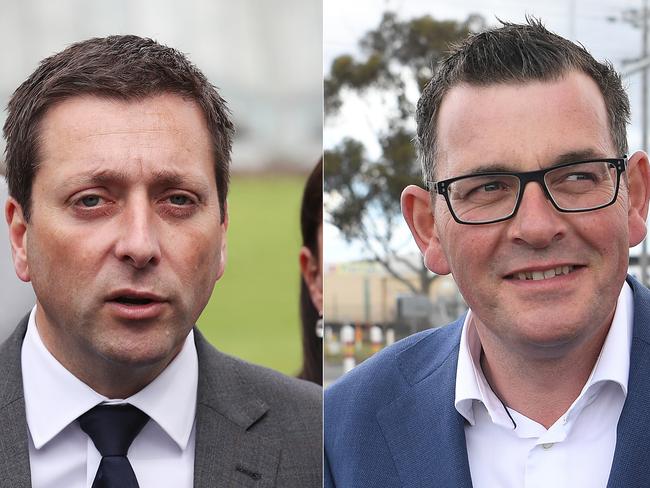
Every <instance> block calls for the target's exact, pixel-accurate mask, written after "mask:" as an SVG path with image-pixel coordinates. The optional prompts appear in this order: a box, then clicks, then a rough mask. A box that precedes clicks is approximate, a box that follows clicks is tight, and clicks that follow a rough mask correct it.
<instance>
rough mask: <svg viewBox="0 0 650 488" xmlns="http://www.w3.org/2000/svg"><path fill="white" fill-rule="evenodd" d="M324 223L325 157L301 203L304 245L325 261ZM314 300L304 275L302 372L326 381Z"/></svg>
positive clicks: (305, 375)
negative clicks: (320, 232)
mask: <svg viewBox="0 0 650 488" xmlns="http://www.w3.org/2000/svg"><path fill="white" fill-rule="evenodd" d="M322 225H323V158H322V157H321V159H320V160H319V161H318V163H317V164H316V166H315V167H314V169H313V170H312V172H311V174H310V175H309V177H308V178H307V183H305V190H304V192H303V195H302V204H301V206H300V230H301V231H302V245H303V246H305V247H307V249H309V250H310V251H311V254H312V256H316V258H317V259H318V260H319V261H320V262H322V261H321V260H322V256H320V250H319V249H318V229H319V228H321V227H322ZM320 312H321V311H320V310H316V307H315V306H314V303H313V302H312V301H311V295H310V294H309V289H308V288H307V284H306V283H305V280H304V278H302V277H301V278H300V321H301V323H302V357H303V359H302V371H301V372H300V374H299V375H298V377H299V378H302V379H303V380H309V381H312V382H314V383H318V384H319V385H322V384H323V341H322V340H321V339H320V338H319V337H317V336H316V322H317V321H318V319H319V318H320V316H321V313H320Z"/></svg>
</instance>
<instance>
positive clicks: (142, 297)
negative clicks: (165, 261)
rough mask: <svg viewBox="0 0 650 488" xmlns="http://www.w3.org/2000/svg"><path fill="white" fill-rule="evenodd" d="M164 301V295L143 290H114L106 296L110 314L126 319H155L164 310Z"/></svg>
mask: <svg viewBox="0 0 650 488" xmlns="http://www.w3.org/2000/svg"><path fill="white" fill-rule="evenodd" d="M166 302H167V300H166V299H165V297H164V296H161V295H158V294H156V293H153V292H150V291H145V290H133V289H122V290H116V291H114V292H112V293H110V294H109V295H108V296H107V297H106V305H107V306H108V309H109V310H110V313H111V315H113V316H114V317H116V318H118V319H121V320H127V321H142V320H153V319H157V318H159V317H160V316H161V315H162V314H163V313H164V312H165V309H166V307H165V304H166Z"/></svg>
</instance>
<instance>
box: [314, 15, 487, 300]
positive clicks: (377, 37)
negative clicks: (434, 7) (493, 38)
mask: <svg viewBox="0 0 650 488" xmlns="http://www.w3.org/2000/svg"><path fill="white" fill-rule="evenodd" d="M484 27H485V22H484V20H483V18H482V17H480V16H478V15H474V14H473V15H470V16H469V17H468V18H467V20H465V21H464V22H456V21H449V20H446V21H438V20H435V19H433V18H432V17H430V16H428V15H427V16H424V17H418V18H415V19H411V20H406V21H402V20H400V19H398V18H397V16H396V15H395V14H394V13H390V12H387V13H384V15H383V17H382V20H381V22H380V24H379V26H378V27H377V28H376V29H374V30H371V31H369V32H367V33H366V34H365V35H364V36H363V37H362V38H361V40H360V41H359V47H360V51H361V53H362V59H360V60H357V59H355V58H354V57H353V56H352V55H348V54H345V55H341V56H339V57H337V58H336V59H334V61H333V62H332V65H331V68H330V73H329V76H327V77H326V78H325V82H324V83H325V116H326V121H327V122H330V123H335V121H336V117H337V116H338V114H339V113H340V112H341V111H342V109H344V108H345V104H346V102H348V101H350V100H351V99H352V98H357V99H359V98H361V99H365V100H367V102H368V104H372V103H374V104H375V105H376V104H379V105H380V106H381V117H382V118H383V117H385V120H386V123H385V128H382V129H378V130H376V137H377V142H378V146H379V150H380V155H379V157H377V158H371V157H370V156H369V155H368V149H367V148H366V147H365V145H364V143H363V142H361V141H359V140H356V139H354V138H351V137H349V138H345V139H344V140H342V141H341V142H340V143H339V144H338V145H337V146H336V147H334V148H332V149H329V150H326V151H325V192H326V193H327V195H328V197H329V198H328V200H327V201H328V204H327V211H328V214H329V218H328V219H329V222H330V223H331V224H333V225H334V226H336V227H337V228H338V229H339V230H340V231H341V233H342V235H343V236H344V237H345V239H346V240H348V241H353V240H358V241H360V242H361V243H363V245H364V246H365V249H366V250H367V252H368V255H369V257H370V259H371V260H373V261H376V262H378V263H380V264H381V265H382V266H383V267H384V268H385V269H386V270H387V271H388V273H390V274H391V275H392V276H393V277H395V278H396V279H397V280H399V281H401V282H402V283H404V284H405V285H406V286H407V287H408V288H409V289H410V290H411V291H412V292H413V293H420V294H424V295H428V293H429V288H430V285H431V282H432V281H433V280H434V279H435V275H433V274H431V273H430V272H429V271H428V270H427V269H426V267H425V266H424V264H422V263H421V262H420V263H417V264H416V263H413V262H412V261H411V260H408V259H406V258H405V257H404V255H403V252H402V251H401V249H400V246H399V243H398V242H396V236H395V232H394V230H395V228H396V226H397V224H398V222H399V220H401V211H400V204H399V200H400V194H401V192H402V190H403V189H404V187H405V186H406V185H408V184H412V183H415V184H418V183H420V182H421V176H420V168H419V164H418V162H417V158H416V154H415V148H414V146H413V143H412V141H413V138H414V136H415V131H414V126H415V124H414V113H415V103H414V101H415V99H416V98H417V97H418V96H419V94H420V93H421V91H422V89H423V88H424V86H425V85H426V83H427V82H428V81H429V79H431V77H432V76H433V69H434V67H435V66H436V65H437V63H438V61H439V60H440V59H441V58H442V57H443V56H444V53H445V51H446V50H447V49H448V46H449V44H450V43H453V42H456V41H459V40H461V39H463V38H465V37H466V36H467V35H468V34H469V33H470V31H477V30H481V29H483V28H484ZM409 95H411V96H409ZM374 110H375V111H376V110H377V109H376V107H375V108H374ZM398 263H400V264H401V265H402V266H399V265H398ZM402 269H409V270H410V271H411V272H413V273H415V274H416V275H417V276H418V277H419V283H418V285H414V284H413V283H412V282H411V280H409V279H408V278H407V276H406V274H409V273H404V272H403V271H402Z"/></svg>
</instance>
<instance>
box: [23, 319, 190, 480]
mask: <svg viewBox="0 0 650 488" xmlns="http://www.w3.org/2000/svg"><path fill="white" fill-rule="evenodd" d="M35 311H36V307H34V309H32V312H31V315H30V317H29V324H28V326H27V335H26V336H25V341H24V342H23V346H22V351H21V354H22V356H21V364H22V371H23V387H24V391H25V409H26V414H27V426H28V428H29V433H30V435H29V461H30V468H31V475H32V487H33V488H61V487H65V488H90V487H91V486H92V483H93V480H94V478H95V474H96V473H97V468H98V467H99V462H100V460H101V455H100V454H99V452H98V451H97V449H96V448H95V445H94V444H93V442H92V440H90V438H89V437H88V436H87V435H86V434H85V433H84V432H83V431H82V430H81V427H79V423H78V422H76V419H77V418H78V417H79V416H80V415H81V414H83V413H84V412H86V411H88V410H90V409H91V408H93V407H94V406H96V405H98V404H100V403H130V404H131V405H134V406H136V407H138V408H139V409H140V410H142V411H143V412H145V413H146V414H147V415H149V417H151V419H150V420H149V422H147V424H146V425H145V426H144V428H143V429H142V431H141V432H140V434H139V435H138V436H137V437H136V438H135V440H134V441H133V443H132V444H131V447H130V449H129V452H128V456H127V457H128V459H129V461H130V463H131V466H132V467H133V470H134V472H135V474H136V477H137V478H138V483H139V485H140V488H154V487H155V488H165V487H169V488H183V487H187V488H190V487H192V486H193V483H194V481H193V478H194V435H195V434H194V415H195V412H196V393H197V384H198V358H197V353H196V347H195V345H194V336H193V333H192V332H190V334H189V336H188V337H187V339H186V340H185V344H184V345H183V348H182V349H181V351H180V353H179V354H178V355H177V356H176V357H175V358H174V360H173V361H172V362H171V363H170V364H169V365H168V366H167V368H166V369H165V370H164V371H163V372H162V373H161V374H160V375H159V376H158V377H157V378H156V379H155V380H154V381H152V382H151V383H150V384H149V385H147V386H146V387H145V388H143V389H142V390H140V391H139V392H138V393H136V394H135V395H133V396H131V397H129V398H126V399H124V400H122V399H117V400H116V399H108V398H106V397H105V396H103V395H100V394H99V393H97V392H95V391H94V390H93V389H92V388H90V387H89V386H88V385H86V384H85V383H83V382H82V381H80V380H79V379H78V378H77V377H76V376H74V375H73V374H72V373H70V372H69V371H68V370H67V369H65V368H64V367H63V366H62V365H61V363H59V362H58V361H57V360H56V359H55V358H54V356H52V355H51V354H50V352H49V351H48V350H47V349H46V347H45V345H44V344H43V342H42V340H41V338H40V336H39V333H38V329H37V327H36V322H35Z"/></svg>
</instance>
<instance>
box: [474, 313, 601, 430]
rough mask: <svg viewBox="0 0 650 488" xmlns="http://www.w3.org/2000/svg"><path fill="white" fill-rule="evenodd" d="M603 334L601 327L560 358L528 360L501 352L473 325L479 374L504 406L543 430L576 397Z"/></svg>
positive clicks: (543, 356)
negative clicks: (478, 351)
mask: <svg viewBox="0 0 650 488" xmlns="http://www.w3.org/2000/svg"><path fill="white" fill-rule="evenodd" d="M477 322H478V321H477ZM610 323H611V322H610ZM608 331H609V325H607V327H602V328H601V330H599V331H598V333H597V334H595V335H594V336H593V337H591V338H589V340H587V341H585V342H584V343H582V344H579V345H576V346H575V347H573V348H569V349H567V350H565V351H562V352H563V354H554V355H553V354H550V351H544V353H540V354H534V353H533V352H534V351H521V352H519V351H513V349H512V348H509V347H504V346H503V344H501V343H500V342H498V341H493V340H491V339H493V336H491V334H490V333H489V332H486V329H485V328H484V327H481V326H480V325H478V324H477V332H478V334H479V337H480V340H481V345H482V351H481V360H480V364H481V369H482V370H483V374H484V375H485V378H486V380H487V381H488V383H489V384H490V387H491V388H492V391H493V392H494V393H495V395H497V397H498V398H499V399H500V400H501V401H502V402H503V404H504V405H506V406H508V407H510V408H512V409H514V410H516V411H517V412H519V413H521V414H522V415H525V416H526V417H528V418H530V419H532V420H534V421H536V422H538V423H540V424H541V425H543V426H544V427H546V428H547V429H548V428H549V427H550V426H552V425H553V424H554V423H555V422H556V421H557V420H558V419H559V418H560V417H561V416H562V415H563V414H564V413H565V412H566V411H567V410H568V409H569V407H570V406H571V405H572V404H573V402H574V401H575V400H576V398H578V396H579V395H580V392H581V391H582V389H583V387H584V386H585V384H586V383H587V380H588V379H589V376H590V375H591V372H592V370H593V368H594V366H595V364H596V361H597V359H598V356H599V354H600V351H601V349H602V347H603V343H604V342H605V338H606V337H607V333H608Z"/></svg>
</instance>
